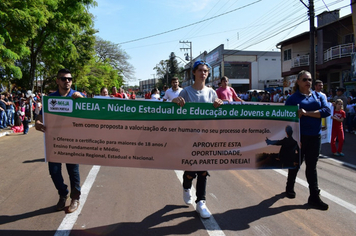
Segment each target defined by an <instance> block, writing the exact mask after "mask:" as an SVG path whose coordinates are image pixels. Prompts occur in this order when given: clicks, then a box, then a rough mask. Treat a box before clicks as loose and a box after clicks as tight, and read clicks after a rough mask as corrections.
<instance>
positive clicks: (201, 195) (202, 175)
mask: <svg viewBox="0 0 356 236" xmlns="http://www.w3.org/2000/svg"><path fill="white" fill-rule="evenodd" d="M208 175H209V173H208V172H207V171H184V174H183V188H184V189H190V188H191V187H192V182H193V179H195V178H196V177H197V176H198V178H197V186H196V191H197V192H196V196H197V199H196V201H195V202H199V201H201V200H205V199H206V198H205V194H206V178H207V176H208ZM187 176H190V177H191V178H188V177H187Z"/></svg>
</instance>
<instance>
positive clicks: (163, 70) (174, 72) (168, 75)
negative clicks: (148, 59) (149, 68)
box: [153, 52, 183, 89]
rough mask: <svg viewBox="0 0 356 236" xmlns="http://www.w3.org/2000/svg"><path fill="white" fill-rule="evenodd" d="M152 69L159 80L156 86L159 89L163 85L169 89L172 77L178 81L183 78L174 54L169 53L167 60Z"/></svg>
mask: <svg viewBox="0 0 356 236" xmlns="http://www.w3.org/2000/svg"><path fill="white" fill-rule="evenodd" d="M153 69H154V70H156V74H157V76H158V78H159V82H158V83H157V85H156V86H157V87H158V88H159V89H162V88H163V86H164V85H167V86H168V87H169V86H170V84H171V81H172V78H173V77H178V79H179V80H180V81H181V80H182V78H183V68H182V67H180V66H179V63H178V61H177V59H176V56H175V54H174V52H171V54H170V55H169V58H168V59H167V60H161V61H160V62H159V63H158V64H157V65H156V66H155V67H154V68H153Z"/></svg>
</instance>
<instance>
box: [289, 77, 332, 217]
mask: <svg viewBox="0 0 356 236" xmlns="http://www.w3.org/2000/svg"><path fill="white" fill-rule="evenodd" d="M312 81H313V79H312V77H311V74H310V72H308V71H304V70H303V71H301V72H299V74H298V77H297V81H296V83H295V85H294V88H293V92H294V93H293V94H292V95H291V96H290V97H289V98H288V99H287V101H286V103H285V105H299V110H298V115H299V118H300V134H301V139H300V140H301V154H302V156H301V158H302V160H301V161H302V162H303V160H305V164H306V171H305V174H306V177H307V181H308V184H309V192H310V196H309V198H308V204H309V205H311V206H312V207H314V208H316V209H319V210H327V209H328V208H329V206H328V205H327V204H326V203H324V202H323V201H322V200H321V199H320V195H319V193H320V189H319V187H318V176H317V170H316V165H317V162H318V157H319V154H320V145H321V136H320V134H321V118H325V117H327V116H330V114H331V111H330V108H329V106H328V104H327V101H326V99H325V97H324V96H322V95H321V94H320V93H318V92H315V91H312V90H311V87H312ZM298 170H299V169H289V171H288V179H287V186H286V196H287V197H288V198H295V196H296V194H295V192H294V184H295V179H296V177H297V173H298Z"/></svg>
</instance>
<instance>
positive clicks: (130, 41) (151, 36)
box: [119, 0, 262, 44]
mask: <svg viewBox="0 0 356 236" xmlns="http://www.w3.org/2000/svg"><path fill="white" fill-rule="evenodd" d="M261 1H262V0H258V1H255V2H253V3H250V4H247V5H245V6H242V7H238V8H236V9H233V10H231V11H228V12H225V13H222V14H220V15H217V16H213V17H210V18H208V19H205V20H201V21H198V22H195V23H192V24H189V25H185V26H182V27H179V28H175V29H172V30H168V31H165V32H162V33H158V34H154V35H150V36H146V37H142V38H138V39H134V40H129V41H126V42H122V43H119V44H126V43H132V42H136V41H140V40H143V39H148V38H153V37H156V36H159V35H162V34H167V33H170V32H173V31H177V30H180V29H184V28H187V27H190V26H193V25H197V24H200V23H202V22H205V21H208V20H212V19H215V18H218V17H220V16H223V15H226V14H229V13H231V12H234V11H237V10H241V9H243V8H246V7H249V6H251V5H253V4H256V3H258V2H261Z"/></svg>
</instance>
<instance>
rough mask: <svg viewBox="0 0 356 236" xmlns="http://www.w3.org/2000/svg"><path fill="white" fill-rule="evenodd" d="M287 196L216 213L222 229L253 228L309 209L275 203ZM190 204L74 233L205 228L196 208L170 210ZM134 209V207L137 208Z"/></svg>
mask: <svg viewBox="0 0 356 236" xmlns="http://www.w3.org/2000/svg"><path fill="white" fill-rule="evenodd" d="M284 197H285V194H284V193H281V194H277V195H275V196H273V197H271V198H269V199H266V200H263V201H262V202H260V203H259V204H257V205H255V206H250V207H246V208H242V209H233V210H229V211H226V212H223V213H218V214H214V215H213V216H214V218H215V220H216V221H217V222H218V224H219V226H220V228H221V230H230V231H241V230H245V229H248V228H250V223H252V222H254V221H256V220H259V219H261V218H264V217H268V216H273V215H278V214H281V213H283V212H286V211H291V210H295V209H309V207H308V206H307V204H304V205H286V206H280V207H273V208H272V207H271V206H272V205H273V204H274V203H276V202H277V201H278V200H279V199H282V198H284ZM180 208H187V209H188V208H189V207H188V206H178V205H166V206H165V207H164V208H162V209H161V210H159V211H157V212H155V213H153V214H151V215H149V216H147V217H146V218H145V219H143V220H142V221H141V222H123V223H117V224H111V225H105V226H100V227H95V228H89V229H83V230H72V231H71V232H70V235H109V236H111V235H112V236H113V235H115V236H116V235H135V236H137V235H145V236H149V235H158V236H160V235H162V236H163V235H189V234H194V232H196V231H198V230H205V228H204V225H203V224H201V223H200V217H199V216H198V214H197V213H196V212H195V211H189V212H180V213H174V214H169V212H171V211H173V210H175V209H180ZM133 210H134V209H133ZM51 212H53V207H51V208H44V209H40V210H38V211H34V212H29V213H25V214H23V215H16V216H0V223H1V224H4V223H8V222H13V221H17V220H21V219H24V218H27V217H32V216H36V215H39V214H48V213H51ZM178 218H188V219H187V220H185V221H183V222H181V223H178V224H176V225H173V226H172V225H171V226H160V225H161V224H162V223H165V222H169V221H174V220H176V219H178ZM54 233H55V231H26V230H0V235H4V236H5V235H40V236H41V235H53V234H54Z"/></svg>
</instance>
